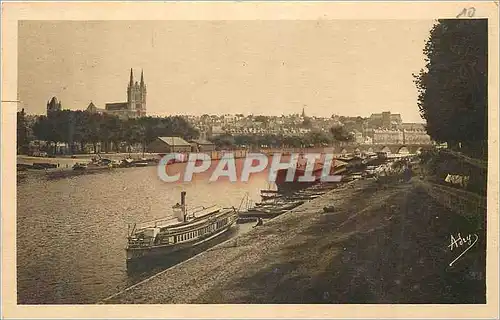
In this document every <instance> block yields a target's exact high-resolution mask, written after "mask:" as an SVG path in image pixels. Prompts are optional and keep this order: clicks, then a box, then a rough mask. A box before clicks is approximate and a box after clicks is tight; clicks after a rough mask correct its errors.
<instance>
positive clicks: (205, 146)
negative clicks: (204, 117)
mask: <svg viewBox="0 0 500 320" xmlns="http://www.w3.org/2000/svg"><path fill="white" fill-rule="evenodd" d="M190 143H191V145H192V147H193V148H192V150H193V151H194V152H212V151H214V150H215V144H214V143H213V142H210V141H207V140H204V139H196V140H191V141H190Z"/></svg>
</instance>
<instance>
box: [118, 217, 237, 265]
mask: <svg viewBox="0 0 500 320" xmlns="http://www.w3.org/2000/svg"><path fill="white" fill-rule="evenodd" d="M235 222H236V219H234V221H233V222H231V223H230V224H228V225H227V226H225V227H223V228H221V229H220V230H217V231H216V232H214V233H213V234H210V235H207V236H206V237H205V238H201V239H196V240H195V241H192V242H186V243H179V244H174V245H164V246H152V247H148V248H140V249H138V248H134V249H129V248H127V249H126V253H127V266H128V267H135V266H137V265H138V264H142V263H144V262H146V261H147V260H150V259H163V258H167V257H169V256H171V255H173V254H178V253H182V252H184V251H187V250H190V249H193V248H194V247H197V246H200V245H202V244H205V243H207V242H209V241H210V240H213V239H214V240H215V239H216V238H219V237H220V236H222V235H223V234H225V233H226V232H228V231H229V230H231V228H233V226H234V225H235Z"/></svg>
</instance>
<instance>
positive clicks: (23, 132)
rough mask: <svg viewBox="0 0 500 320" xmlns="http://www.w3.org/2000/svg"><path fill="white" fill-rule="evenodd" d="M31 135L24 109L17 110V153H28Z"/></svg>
mask: <svg viewBox="0 0 500 320" xmlns="http://www.w3.org/2000/svg"><path fill="white" fill-rule="evenodd" d="M28 144H29V137H28V126H27V124H26V114H25V112H24V109H22V110H21V111H18V112H17V153H26V152H27V150H28Z"/></svg>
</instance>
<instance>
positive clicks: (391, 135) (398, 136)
mask: <svg viewBox="0 0 500 320" xmlns="http://www.w3.org/2000/svg"><path fill="white" fill-rule="evenodd" d="M371 138H372V141H373V144H400V143H404V136H403V131H401V130H388V129H374V130H373V131H372V136H371Z"/></svg>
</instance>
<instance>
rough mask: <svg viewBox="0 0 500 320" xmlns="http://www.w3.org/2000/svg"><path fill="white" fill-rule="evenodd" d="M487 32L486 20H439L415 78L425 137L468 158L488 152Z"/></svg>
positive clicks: (433, 29) (431, 34)
mask: <svg viewBox="0 0 500 320" xmlns="http://www.w3.org/2000/svg"><path fill="white" fill-rule="evenodd" d="M487 31H488V30H487V20H486V19H464V20H462V19H460V20H457V19H452V20H448V19H447V20H438V22H437V24H435V25H434V27H433V28H432V30H431V32H430V37H429V39H428V41H427V43H426V44H425V47H424V50H423V52H424V54H425V55H426V57H427V58H426V66H425V69H422V70H420V73H419V74H418V75H414V78H415V84H416V86H417V89H418V93H419V96H418V107H419V110H420V115H421V116H422V118H423V119H425V120H426V121H427V126H426V129H427V133H428V134H429V135H430V136H431V138H432V139H434V140H436V141H438V142H447V143H448V146H449V147H452V148H454V149H459V146H460V145H461V146H462V147H461V148H460V149H461V151H462V152H465V153H468V154H470V155H482V156H485V155H486V151H487V148H486V147H487V136H488V126H487V103H488V97H487V87H488V84H487V78H488V75H487V60H488V57H487V52H488V44H487V40H488V32H487Z"/></svg>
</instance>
